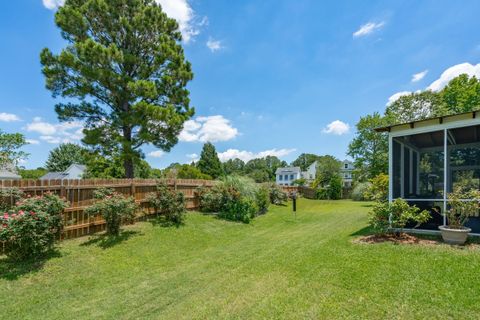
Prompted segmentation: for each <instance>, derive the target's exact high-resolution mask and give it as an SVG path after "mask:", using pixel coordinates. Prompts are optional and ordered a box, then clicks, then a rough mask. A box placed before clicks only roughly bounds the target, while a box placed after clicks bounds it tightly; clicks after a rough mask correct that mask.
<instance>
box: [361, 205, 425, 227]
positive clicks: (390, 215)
mask: <svg viewBox="0 0 480 320" xmlns="http://www.w3.org/2000/svg"><path fill="white" fill-rule="evenodd" d="M429 219H430V213H429V212H428V211H427V210H423V211H420V209H419V208H417V207H416V206H410V205H409V204H408V203H407V202H406V201H405V200H403V199H396V200H394V201H393V202H392V203H388V202H377V203H376V204H375V205H374V207H373V210H372V212H371V213H370V218H369V223H370V226H371V227H372V228H373V229H374V231H375V232H376V233H380V234H385V233H388V232H389V231H390V230H393V229H396V230H397V231H396V232H397V233H398V232H401V231H402V229H403V228H405V226H406V225H407V223H415V226H414V227H413V228H417V227H418V226H420V225H421V224H422V223H425V222H427V221H428V220H429Z"/></svg>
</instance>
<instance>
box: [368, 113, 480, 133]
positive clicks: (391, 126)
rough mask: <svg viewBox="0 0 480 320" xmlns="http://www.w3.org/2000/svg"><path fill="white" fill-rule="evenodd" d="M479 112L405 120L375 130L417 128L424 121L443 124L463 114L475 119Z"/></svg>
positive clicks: (387, 130)
mask: <svg viewBox="0 0 480 320" xmlns="http://www.w3.org/2000/svg"><path fill="white" fill-rule="evenodd" d="M478 112H480V111H469V112H464V113H457V114H452V115H448V116H441V117H433V118H427V119H422V120H416V121H410V122H405V123H398V124H393V125H390V126H385V127H379V128H374V130H375V131H377V132H390V131H391V130H392V128H396V127H401V126H410V128H411V129H413V128H415V126H416V125H417V124H420V123H424V122H427V121H438V124H442V123H443V122H444V121H445V120H450V119H452V120H453V119H454V118H455V117H461V116H469V117H471V119H475V118H476V117H477V115H478Z"/></svg>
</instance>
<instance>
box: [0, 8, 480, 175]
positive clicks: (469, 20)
mask: <svg viewBox="0 0 480 320" xmlns="http://www.w3.org/2000/svg"><path fill="white" fill-rule="evenodd" d="M158 1H159V2H160V3H162V4H163V6H164V8H165V11H166V12H167V14H169V15H170V16H172V17H173V18H175V19H177V20H178V21H179V24H180V27H181V30H182V33H183V34H184V37H185V39H186V40H185V41H184V47H185V51H186V56H187V59H188V60H189V61H191V63H192V65H193V70H194V73H195V78H194V80H193V81H192V82H191V83H190V84H189V89H190V92H191V101H192V105H193V106H195V108H196V115H195V117H194V118H193V119H192V121H189V122H188V123H187V124H186V127H185V131H184V132H182V134H181V136H180V138H181V141H180V142H179V143H178V145H177V146H175V147H174V148H173V150H172V151H171V152H170V153H168V154H164V153H162V152H159V151H158V150H155V149H154V148H152V147H149V146H146V147H145V148H144V152H145V155H146V159H147V161H148V162H149V163H150V164H151V165H152V166H154V167H159V168H162V167H165V166H167V165H168V164H170V163H171V162H189V161H190V159H192V158H195V156H196V155H198V154H199V153H200V151H201V148H202V145H203V142H204V141H207V140H210V141H212V142H213V143H214V144H215V146H216V147H217V151H218V152H219V153H220V156H221V159H223V160H225V159H228V158H231V157H235V156H239V157H241V158H243V159H244V160H248V159H250V158H252V157H256V156H264V155H268V154H273V155H278V156H280V157H281V158H282V159H284V160H287V161H292V160H294V159H295V158H296V157H297V156H298V155H299V154H300V153H302V152H308V153H317V154H332V155H334V156H336V157H338V158H341V159H343V158H345V153H346V150H347V146H348V143H349V141H350V140H351V139H352V137H353V135H354V133H355V130H354V125H355V123H356V122H357V121H358V119H359V118H360V116H363V115H365V114H367V113H371V112H374V111H383V110H384V108H385V105H386V103H388V101H389V99H394V98H395V97H398V96H399V95H400V94H402V93H405V92H411V91H417V90H424V89H426V88H431V89H433V90H438V89H440V88H441V87H442V86H443V85H444V84H445V83H446V82H447V81H448V79H451V78H452V77H453V76H455V75H457V74H460V73H464V72H466V73H468V74H471V75H477V76H480V64H479V62H480V34H479V32H478V30H480V19H478V12H480V2H478V1H461V2H457V1H388V2H387V1H368V2H366V1H329V2H326V1H313V0H312V1H301V0H297V1H293V0H289V1H282V0H262V1H259V0H257V1H253V0H243V1H220V0H217V1H213V0H188V1H186V0H158ZM59 4H60V5H61V0H22V1H5V3H3V4H2V5H3V10H1V11H0V39H2V45H1V50H0V70H1V72H0V88H1V89H0V128H1V129H2V130H3V131H6V132H22V133H24V134H25V136H26V137H27V139H29V141H30V142H31V144H30V145H28V146H26V147H25V148H24V149H25V151H27V152H29V153H30V154H31V155H30V157H29V159H28V160H27V161H26V162H25V163H24V165H25V166H26V167H27V168H35V167H37V166H41V165H43V164H44V162H45V160H46V158H47V156H48V152H49V150H51V149H52V148H54V147H55V146H57V145H58V143H60V142H62V141H72V142H76V141H78V140H79V139H80V138H81V136H82V134H81V124H80V123H67V124H65V123H63V124H62V123H59V122H58V120H57V118H56V114H55V112H54V110H53V106H54V105H55V103H56V101H55V100H54V99H53V98H51V95H50V92H49V91H47V90H46V89H45V86H44V79H43V76H42V74H41V66H40V62H39V53H40V51H41V49H42V48H44V47H48V48H50V49H52V50H53V51H54V52H59V51H60V49H61V48H62V47H63V46H64V45H65V43H64V42H63V40H62V39H61V37H60V33H59V30H58V29H57V28H56V26H55V25H54V22H53V16H54V13H55V8H56V6H58V5H59ZM392 96H393V97H392Z"/></svg>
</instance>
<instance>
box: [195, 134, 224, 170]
mask: <svg viewBox="0 0 480 320" xmlns="http://www.w3.org/2000/svg"><path fill="white" fill-rule="evenodd" d="M197 167H198V169H200V171H202V173H204V174H208V175H209V176H211V177H212V178H214V179H216V178H218V177H220V176H222V175H223V169H222V163H221V162H220V159H219V158H218V154H217V151H216V150H215V146H214V145H213V144H211V143H210V142H207V143H205V144H204V145H203V148H202V153H201V154H200V160H199V161H198V164H197Z"/></svg>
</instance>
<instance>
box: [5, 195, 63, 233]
mask: <svg viewBox="0 0 480 320" xmlns="http://www.w3.org/2000/svg"><path fill="white" fill-rule="evenodd" d="M67 207H68V202H67V201H65V200H64V199H62V198H60V197H59V196H58V195H56V194H54V193H51V192H47V193H45V194H43V195H42V196H34V197H30V196H27V197H26V198H23V199H21V200H19V201H18V202H17V203H16V204H15V207H14V209H15V210H18V211H20V210H21V211H24V212H43V213H46V214H48V215H49V216H50V218H51V221H50V223H51V227H52V228H53V229H54V231H55V234H56V235H57V237H60V234H61V232H62V227H63V217H62V213H63V211H64V210H65V208H67Z"/></svg>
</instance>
